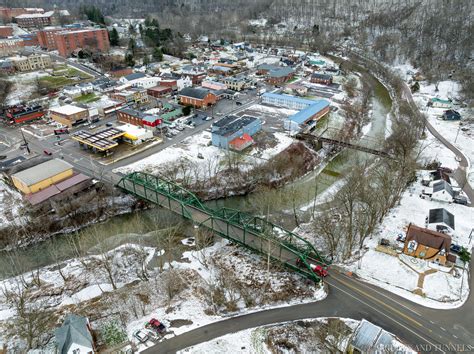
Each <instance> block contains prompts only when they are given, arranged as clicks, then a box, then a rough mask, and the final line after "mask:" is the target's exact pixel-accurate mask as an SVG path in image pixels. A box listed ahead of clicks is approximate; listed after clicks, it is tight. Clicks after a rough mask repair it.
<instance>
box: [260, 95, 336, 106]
mask: <svg viewBox="0 0 474 354" xmlns="http://www.w3.org/2000/svg"><path fill="white" fill-rule="evenodd" d="M262 97H264V98H265V97H268V98H274V99H277V100H285V101H287V102H295V103H298V104H305V105H308V106H310V105H312V104H315V103H316V102H318V101H315V100H308V99H305V98H300V97H296V96H292V95H282V94H279V93H271V92H266V93H264V94H263V95H262ZM326 102H327V101H326Z"/></svg>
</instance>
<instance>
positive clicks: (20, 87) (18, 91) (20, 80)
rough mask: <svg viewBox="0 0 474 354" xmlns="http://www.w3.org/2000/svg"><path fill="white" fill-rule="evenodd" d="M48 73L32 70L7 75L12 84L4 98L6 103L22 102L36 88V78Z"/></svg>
mask: <svg viewBox="0 0 474 354" xmlns="http://www.w3.org/2000/svg"><path fill="white" fill-rule="evenodd" d="M48 75H49V74H48V73H47V72H45V71H34V72H30V73H19V74H15V75H12V76H10V77H9V80H10V81H11V82H12V83H13V86H12V88H11V90H10V93H9V94H8V96H7V98H6V104H7V105H14V104H18V103H20V102H23V101H25V100H27V99H28V97H29V96H30V95H31V94H32V93H33V92H34V91H35V90H36V86H37V84H36V80H37V79H39V78H40V77H43V76H48Z"/></svg>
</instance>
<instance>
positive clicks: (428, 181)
mask: <svg viewBox="0 0 474 354" xmlns="http://www.w3.org/2000/svg"><path fill="white" fill-rule="evenodd" d="M441 180H444V181H446V182H448V183H449V184H451V179H450V178H449V175H448V174H447V173H446V171H444V170H442V169H439V168H438V169H437V170H436V171H433V172H430V174H429V175H428V176H425V177H423V179H422V180H421V184H422V185H424V186H426V187H432V186H433V183H434V182H438V181H441Z"/></svg>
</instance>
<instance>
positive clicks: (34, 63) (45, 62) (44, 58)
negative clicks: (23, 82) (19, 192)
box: [10, 54, 52, 71]
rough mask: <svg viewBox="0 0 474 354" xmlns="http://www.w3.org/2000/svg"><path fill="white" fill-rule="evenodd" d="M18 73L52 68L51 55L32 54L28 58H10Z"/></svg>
mask: <svg viewBox="0 0 474 354" xmlns="http://www.w3.org/2000/svg"><path fill="white" fill-rule="evenodd" d="M10 60H11V62H12V63H13V65H15V68H16V69H17V70H18V71H33V70H38V69H46V68H49V67H51V65H52V62H51V58H50V57H49V55H46V54H31V55H28V56H17V57H11V58H10Z"/></svg>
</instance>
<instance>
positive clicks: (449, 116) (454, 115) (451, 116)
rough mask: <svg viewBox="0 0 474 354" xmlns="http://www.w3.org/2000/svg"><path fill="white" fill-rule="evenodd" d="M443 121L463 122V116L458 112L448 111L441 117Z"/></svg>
mask: <svg viewBox="0 0 474 354" xmlns="http://www.w3.org/2000/svg"><path fill="white" fill-rule="evenodd" d="M441 119H443V120H461V114H460V113H459V112H457V111H454V110H452V109H448V110H447V111H444V113H443V115H442V116H441Z"/></svg>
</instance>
